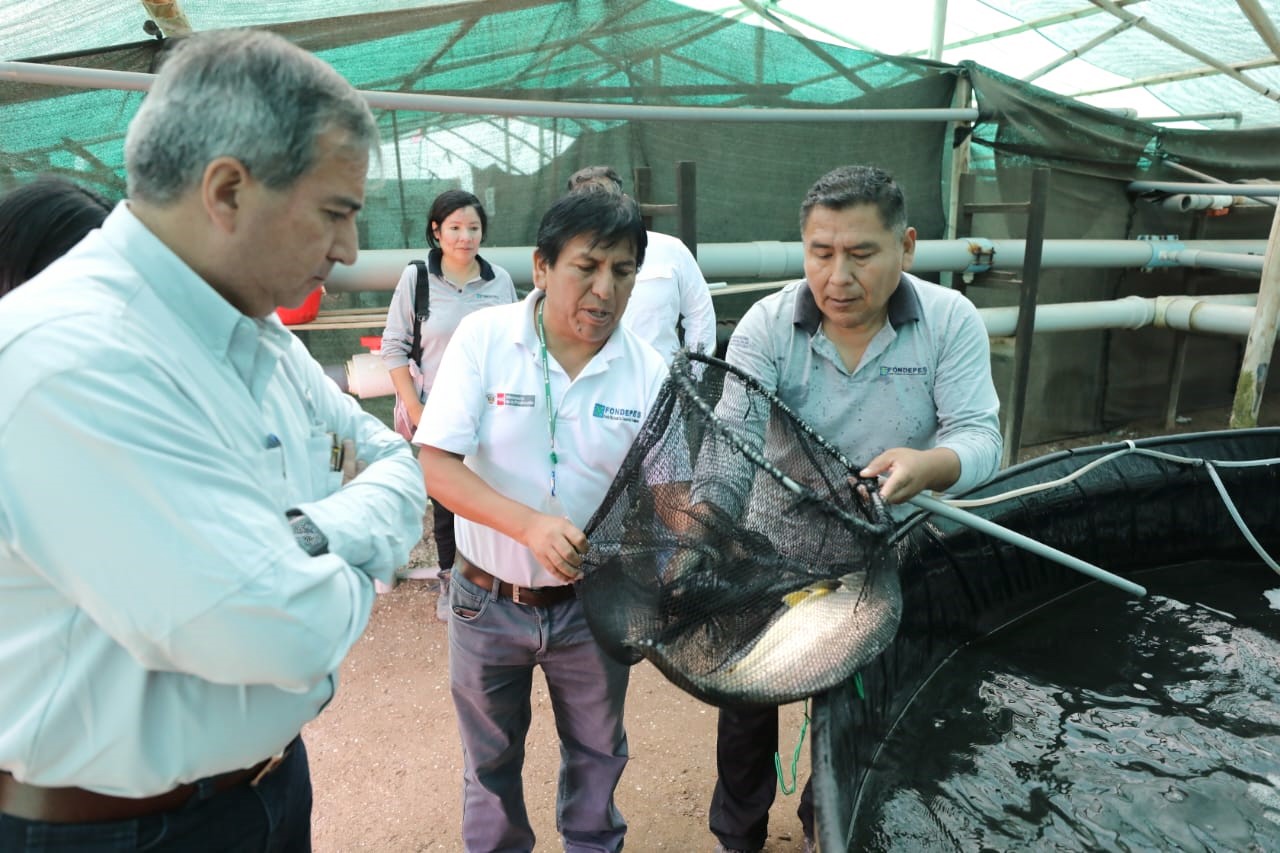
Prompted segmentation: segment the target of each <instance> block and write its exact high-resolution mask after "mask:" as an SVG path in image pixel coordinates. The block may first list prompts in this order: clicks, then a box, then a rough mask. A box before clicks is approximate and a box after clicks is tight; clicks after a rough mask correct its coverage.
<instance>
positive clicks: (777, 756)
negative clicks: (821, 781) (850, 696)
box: [773, 672, 867, 796]
mask: <svg viewBox="0 0 1280 853" xmlns="http://www.w3.org/2000/svg"><path fill="white" fill-rule="evenodd" d="M853 686H854V688H855V689H856V690H857V691H858V698H859V699H866V698H867V694H866V693H865V692H864V691H863V689H862V673H860V672H855V673H854V674H853ZM808 731H809V700H808V699H806V700H804V720H803V722H801V723H800V737H799V738H798V739H797V740H796V751H795V752H794V753H792V754H791V782H790V784H788V783H787V778H786V776H784V775H783V773H782V754H781V753H778V752H775V753H774V754H773V768H774V770H775V771H776V772H777V774H778V787H779V788H780V789H781V790H782V793H784V794H786V795H787V796H790V795H792V794H794V793H795V792H796V777H797V776H798V775H799V769H798V768H799V765H800V747H801V746H803V745H804V736H805V734H806V733H807V732H808Z"/></svg>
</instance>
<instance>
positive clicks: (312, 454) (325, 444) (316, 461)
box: [306, 432, 342, 501]
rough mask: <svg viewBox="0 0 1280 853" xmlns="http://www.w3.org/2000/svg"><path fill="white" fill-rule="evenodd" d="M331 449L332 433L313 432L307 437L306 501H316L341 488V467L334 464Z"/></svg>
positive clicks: (332, 445)
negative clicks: (307, 488) (307, 487)
mask: <svg viewBox="0 0 1280 853" xmlns="http://www.w3.org/2000/svg"><path fill="white" fill-rule="evenodd" d="M333 448H334V436H333V434H332V433H327V432H313V433H312V434H311V435H310V436H308V437H307V476H308V480H309V482H308V486H309V492H308V495H307V497H306V499H307V500H312V501H318V500H320V499H322V498H326V497H328V496H329V495H331V494H333V493H334V492H336V491H338V489H340V488H341V487H342V466H341V465H340V464H337V465H335V464H334V461H335V457H334V449H333ZM335 469H337V470H335Z"/></svg>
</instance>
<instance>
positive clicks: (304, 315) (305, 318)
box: [276, 285, 324, 326]
mask: <svg viewBox="0 0 1280 853" xmlns="http://www.w3.org/2000/svg"><path fill="white" fill-rule="evenodd" d="M322 296H324V286H323V285H322V286H320V287H317V288H316V289H315V290H313V291H311V292H310V293H308V294H307V298H306V299H304V300H303V301H302V304H301V305H299V306H298V307H297V308H284V307H280V308H277V309H276V314H278V315H280V322H281V323H284V324H285V325H286V326H296V325H298V324H299V323H310V322H311V321H312V320H314V319H315V318H316V315H317V314H319V313H320V297H322Z"/></svg>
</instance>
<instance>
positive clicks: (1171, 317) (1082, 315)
mask: <svg viewBox="0 0 1280 853" xmlns="http://www.w3.org/2000/svg"><path fill="white" fill-rule="evenodd" d="M1233 300H1235V301H1243V299H1242V298H1241V297H1239V296H1232V297H1231V298H1230V299H1218V298H1215V299H1210V298H1205V297H1197V296H1155V297H1143V296H1126V297H1124V298H1123V299H1115V300H1111V301H1107V302H1058V303H1054V304H1052V305H1038V306H1036V323H1035V329H1036V333H1037V334H1039V333H1041V332H1082V331H1093V330H1100V329H1141V328H1143V327H1144V326H1152V327H1155V328H1165V329H1177V330H1179V331H1184V332H1203V333H1206V334H1219V335H1231V336H1233V337H1246V336H1248V334H1249V328H1250V326H1251V325H1252V322H1253V313H1254V308H1253V306H1252V305H1249V304H1232V301H1233ZM978 314H979V316H981V317H982V322H983V324H984V325H985V326H986V327H987V334H988V335H991V336H992V337H1009V336H1011V335H1013V333H1014V330H1015V329H1016V328H1017V324H1018V309H1017V307H1016V306H1011V307H1006V308H979V309H978Z"/></svg>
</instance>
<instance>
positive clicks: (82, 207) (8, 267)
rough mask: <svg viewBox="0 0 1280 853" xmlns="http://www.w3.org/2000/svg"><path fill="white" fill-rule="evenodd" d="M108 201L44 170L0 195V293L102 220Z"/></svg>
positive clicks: (42, 266) (109, 210) (6, 290)
mask: <svg viewBox="0 0 1280 853" xmlns="http://www.w3.org/2000/svg"><path fill="white" fill-rule="evenodd" d="M110 212H111V202H109V201H107V200H106V199H105V198H103V197H102V196H100V195H98V194H97V193H95V192H93V191H92V190H88V189H85V188H84V187H82V186H80V185H79V184H77V183H74V182H72V181H69V180H67V179H66V178H61V177H57V176H55V175H42V176H41V177H39V178H36V179H35V180H34V181H32V182H30V183H28V184H23V185H22V186H20V187H18V188H16V189H13V190H10V191H9V192H8V193H7V194H6V195H5V196H4V197H3V198H0V296H3V295H4V294H6V293H8V292H9V291H10V290H13V289H14V288H15V287H17V286H18V285H20V284H22V283H23V282H24V281H27V280H28V279H30V278H32V277H34V276H35V274H36V273H38V272H40V271H41V270H42V269H44V268H45V267H47V266H48V265H49V264H51V263H53V261H55V260H57V259H58V258H60V257H61V256H62V255H64V254H66V253H67V251H68V250H69V249H70V248H71V247H72V246H74V245H75V244H76V243H79V242H80V240H81V239H82V238H83V237H84V236H85V235H86V234H88V233H89V232H90V231H92V230H93V229H94V228H97V227H99V226H101V225H102V223H103V220H105V219H106V218H107V214H108V213H110Z"/></svg>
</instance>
